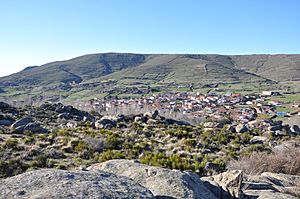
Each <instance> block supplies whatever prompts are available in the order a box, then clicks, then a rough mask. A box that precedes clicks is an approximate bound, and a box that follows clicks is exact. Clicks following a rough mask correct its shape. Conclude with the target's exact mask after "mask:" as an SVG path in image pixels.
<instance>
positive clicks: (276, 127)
mask: <svg viewBox="0 0 300 199" xmlns="http://www.w3.org/2000/svg"><path fill="white" fill-rule="evenodd" d="M282 128H283V127H282V126H281V125H276V126H270V127H268V131H281V130H282Z"/></svg>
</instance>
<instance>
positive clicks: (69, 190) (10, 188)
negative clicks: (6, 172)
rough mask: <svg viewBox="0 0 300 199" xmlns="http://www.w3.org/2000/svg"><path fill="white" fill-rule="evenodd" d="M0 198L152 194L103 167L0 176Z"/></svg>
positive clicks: (100, 196) (140, 196) (99, 196)
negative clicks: (99, 168)
mask: <svg viewBox="0 0 300 199" xmlns="http://www.w3.org/2000/svg"><path fill="white" fill-rule="evenodd" d="M0 198H35V199H37V198H53V199H60V198H72V199H79V198H128V199H129V198H154V197H153V194H152V193H151V192H150V191H149V190H148V189H146V188H144V187H142V186H141V185H139V184H137V183H135V182H134V181H132V180H131V179H129V178H125V177H119V176H116V175H114V174H111V173H107V172H104V171H65V170H57V169H41V170H36V171H30V172H26V173H23V174H20V175H17V176H14V177H10V178H6V179H2V180H0Z"/></svg>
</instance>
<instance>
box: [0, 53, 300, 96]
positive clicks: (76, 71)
mask: <svg viewBox="0 0 300 199" xmlns="http://www.w3.org/2000/svg"><path fill="white" fill-rule="evenodd" d="M299 80H300V55H232V56H228V55H213V54H209V55H200V54H129V53H104V54H91V55H84V56H81V57H76V58H74V59H70V60H66V61H58V62H52V63H48V64H45V65H42V66H34V67H27V68H26V69H24V70H23V71H21V72H18V73H15V74H12V75H10V76H7V77H2V78H0V91H1V92H0V98H3V97H4V98H5V99H6V101H8V100H14V99H16V98H24V97H28V96H30V98H35V99H39V98H41V96H45V95H48V96H55V95H59V96H61V95H63V96H64V97H65V98H68V97H69V96H72V99H77V98H80V97H82V96H84V97H91V96H92V95H93V96H98V95H100V94H101V95H106V94H113V93H117V94H121V93H124V92H125V93H127V94H133V93H141V92H140V90H139V89H140V88H142V89H145V88H147V87H149V86H151V87H152V86H154V87H165V90H168V88H169V85H173V86H174V88H177V87H180V86H187V85H189V84H191V83H193V85H195V86H196V87H198V88H201V87H202V86H203V85H206V84H212V83H225V84H231V83H234V84H237V83H240V84H249V83H259V84H260V83H274V82H284V81H299ZM105 93H106V94H105ZM79 94H80V95H79Z"/></svg>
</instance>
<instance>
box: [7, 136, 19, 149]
mask: <svg viewBox="0 0 300 199" xmlns="http://www.w3.org/2000/svg"><path fill="white" fill-rule="evenodd" d="M18 143H19V141H18V140H17V139H14V138H9V139H7V140H6V141H5V143H4V146H3V147H4V148H6V149H17V148H18Z"/></svg>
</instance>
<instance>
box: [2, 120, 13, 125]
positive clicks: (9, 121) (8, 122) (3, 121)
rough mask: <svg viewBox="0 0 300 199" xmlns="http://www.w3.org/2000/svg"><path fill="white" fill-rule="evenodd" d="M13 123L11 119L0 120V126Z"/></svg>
mask: <svg viewBox="0 0 300 199" xmlns="http://www.w3.org/2000/svg"><path fill="white" fill-rule="evenodd" d="M12 124H13V121H12V120H5V119H4V120H0V126H11V125H12Z"/></svg>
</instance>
